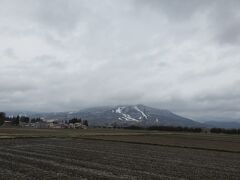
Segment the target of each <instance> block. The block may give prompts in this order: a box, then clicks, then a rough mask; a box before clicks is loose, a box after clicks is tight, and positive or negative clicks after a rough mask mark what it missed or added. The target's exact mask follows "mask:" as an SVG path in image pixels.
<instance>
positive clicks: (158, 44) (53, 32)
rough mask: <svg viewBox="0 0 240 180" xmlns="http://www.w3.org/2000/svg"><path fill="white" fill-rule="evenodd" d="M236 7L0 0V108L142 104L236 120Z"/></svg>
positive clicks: (216, 2)
mask: <svg viewBox="0 0 240 180" xmlns="http://www.w3.org/2000/svg"><path fill="white" fill-rule="evenodd" d="M239 9H240V1H239V0H171V1H169V0H0V109H1V111H22V110H26V111H69V110H73V111H74V110H79V109H82V108H85V107H91V106H102V105H118V104H145V105H149V106H153V107H157V108H162V109H169V110H171V111H173V112H176V113H179V114H181V115H184V116H186V117H190V118H195V119H204V118H206V117H208V118H209V117H223V118H225V117H229V118H239V119H240V111H239V110H240V11H239Z"/></svg>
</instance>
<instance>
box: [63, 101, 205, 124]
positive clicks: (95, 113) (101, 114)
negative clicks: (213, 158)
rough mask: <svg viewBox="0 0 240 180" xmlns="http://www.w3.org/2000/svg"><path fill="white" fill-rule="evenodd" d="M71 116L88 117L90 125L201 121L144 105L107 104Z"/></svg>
mask: <svg viewBox="0 0 240 180" xmlns="http://www.w3.org/2000/svg"><path fill="white" fill-rule="evenodd" d="M67 116H68V117H69V118H70V117H81V118H82V119H87V120H88V121H89V124H90V125H95V126H103V125H106V126H107V125H112V124H117V125H122V126H129V125H139V126H152V125H166V126H188V127H200V126H203V125H202V124H201V123H198V122H195V121H193V120H191V119H187V118H184V117H181V116H179V115H176V114H174V113H172V112H170V111H168V110H162V109H156V108H152V107H147V106H144V105H123V106H113V107H111V106H107V107H95V108H88V109H83V110H81V111H78V112H72V113H68V115H67Z"/></svg>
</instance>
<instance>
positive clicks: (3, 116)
mask: <svg viewBox="0 0 240 180" xmlns="http://www.w3.org/2000/svg"><path fill="white" fill-rule="evenodd" d="M5 121H9V122H11V125H13V126H18V125H19V122H24V123H30V122H31V123H36V122H40V121H42V120H41V119H40V118H29V117H27V116H19V115H18V116H13V117H6V114H5V113H4V112H0V126H2V125H3V124H4V122H5ZM65 123H66V124H69V123H73V124H75V123H81V124H83V125H85V126H88V121H87V120H82V119H81V118H73V119H70V120H69V121H65Z"/></svg>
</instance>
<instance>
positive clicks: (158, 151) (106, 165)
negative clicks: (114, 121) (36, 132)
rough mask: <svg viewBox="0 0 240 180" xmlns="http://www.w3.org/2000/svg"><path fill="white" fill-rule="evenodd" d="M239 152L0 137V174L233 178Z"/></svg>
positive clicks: (17, 176)
mask: <svg viewBox="0 0 240 180" xmlns="http://www.w3.org/2000/svg"><path fill="white" fill-rule="evenodd" d="M239 176H240V154H239V153H237V152H219V151H214V150H211V151H209V150H199V149H191V148H182V147H181V148H179V147H167V146H157V145H149V144H136V143H129V142H128V143H125V142H113V141H104V140H88V139H71V138H65V139H60V138H27V139H0V179H4V180H5V179H6V180H9V179H10V180H11V179H21V180H22V179H24V180H27V179H29V180H32V179H64V180H65V179H76V180H77V179H239Z"/></svg>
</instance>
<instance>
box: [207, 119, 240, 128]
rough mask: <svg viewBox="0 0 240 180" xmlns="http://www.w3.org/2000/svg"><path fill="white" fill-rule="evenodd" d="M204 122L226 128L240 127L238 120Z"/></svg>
mask: <svg viewBox="0 0 240 180" xmlns="http://www.w3.org/2000/svg"><path fill="white" fill-rule="evenodd" d="M205 124H207V125H209V126H211V127H215V128H226V129H232V128H240V122H236V121H231V122H227V121H206V122H205Z"/></svg>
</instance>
